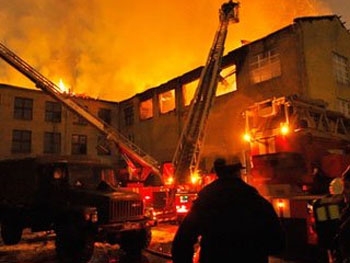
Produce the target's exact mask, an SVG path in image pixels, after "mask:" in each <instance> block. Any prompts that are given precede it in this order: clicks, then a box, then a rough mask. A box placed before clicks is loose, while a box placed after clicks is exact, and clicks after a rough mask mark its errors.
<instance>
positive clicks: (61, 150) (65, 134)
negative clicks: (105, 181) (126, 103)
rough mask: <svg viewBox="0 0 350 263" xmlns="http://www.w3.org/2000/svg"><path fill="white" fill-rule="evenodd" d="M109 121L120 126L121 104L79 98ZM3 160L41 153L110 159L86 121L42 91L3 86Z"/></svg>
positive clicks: (0, 96) (0, 87)
mask: <svg viewBox="0 0 350 263" xmlns="http://www.w3.org/2000/svg"><path fill="white" fill-rule="evenodd" d="M76 100H77V101H78V102H79V103H80V104H81V105H83V107H86V108H87V109H88V110H89V111H90V112H92V113H93V114H95V115H96V116H99V117H100V118H101V119H103V120H104V121H105V122H107V123H109V124H111V125H116V124H117V105H118V104H117V103H114V102H107V101H101V100H94V99H88V98H76ZM0 119H1V129H0V138H1V140H2V146H1V147H0V157H1V159H6V158H13V157H14V158H18V157H22V156H30V155H41V154H62V155H70V154H74V155H90V156H98V155H99V156H101V157H105V158H110V154H109V153H106V152H105V151H103V150H102V148H101V147H98V145H104V144H105V140H104V137H103V136H102V135H101V134H100V133H99V132H98V131H97V130H96V129H95V128H94V127H92V126H91V125H89V124H88V123H87V122H86V121H85V120H84V119H82V118H81V117H79V116H78V115H76V114H75V113H73V112H71V111H69V110H68V109H66V108H65V107H63V106H62V105H61V103H59V102H57V101H55V100H54V99H52V98H51V97H50V96H49V95H46V94H45V93H43V92H42V91H40V90H32V89H24V88H18V87H14V86H9V85H5V84H1V85H0Z"/></svg>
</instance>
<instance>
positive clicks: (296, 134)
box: [244, 95, 350, 255]
mask: <svg viewBox="0 0 350 263" xmlns="http://www.w3.org/2000/svg"><path fill="white" fill-rule="evenodd" d="M244 117H245V123H246V125H245V134H244V138H245V139H246V140H247V142H248V143H249V146H250V147H249V151H248V152H249V159H250V163H249V164H248V167H249V166H250V169H249V172H248V174H249V176H248V182H249V183H250V184H252V185H254V186H255V187H256V188H257V189H258V190H259V192H260V193H261V194H263V195H264V196H265V197H266V198H267V199H268V200H270V201H271V203H272V204H273V205H274V207H275V209H276V212H277V214H278V215H279V217H280V218H281V220H282V222H283V223H284V225H285V227H286V230H287V238H288V244H289V248H288V249H289V250H290V253H291V254H294V255H297V254H299V255H300V254H302V253H306V252H305V251H304V250H305V249H306V248H307V247H308V246H311V247H312V246H315V245H317V235H316V233H315V231H314V228H313V222H312V221H313V217H312V213H311V210H310V208H311V206H310V204H311V202H312V201H313V200H315V199H317V198H320V196H317V195H313V194H312V193H310V189H311V186H312V183H313V175H312V168H313V165H315V164H317V165H319V167H320V168H321V169H322V170H323V171H324V173H325V174H326V175H327V176H329V177H330V178H335V177H339V176H340V175H341V173H342V172H343V171H344V170H345V168H346V167H347V165H349V164H350V152H349V149H350V148H349V147H350V119H349V118H347V117H345V116H344V115H343V114H342V113H340V112H335V111H331V110H329V109H327V104H326V103H325V102H324V101H321V100H312V99H307V98H303V97H300V96H296V95H291V96H285V97H279V98H271V99H267V100H264V101H261V102H257V103H254V104H253V105H251V106H250V107H248V108H247V110H246V111H245V112H244Z"/></svg>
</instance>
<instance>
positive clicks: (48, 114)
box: [45, 101, 62, 122]
mask: <svg viewBox="0 0 350 263" xmlns="http://www.w3.org/2000/svg"><path fill="white" fill-rule="evenodd" d="M61 114H62V106H61V104H60V103H58V102H52V101H46V102H45V121H48V122H61Z"/></svg>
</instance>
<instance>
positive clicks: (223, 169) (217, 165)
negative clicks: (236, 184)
mask: <svg viewBox="0 0 350 263" xmlns="http://www.w3.org/2000/svg"><path fill="white" fill-rule="evenodd" d="M244 168H245V167H244V166H243V165H242V163H241V161H240V159H239V158H238V157H234V158H233V161H232V163H230V164H227V162H226V159H225V158H217V159H216V160H215V161H214V171H215V173H216V175H217V176H218V177H219V178H228V177H240V176H241V170H242V169H244Z"/></svg>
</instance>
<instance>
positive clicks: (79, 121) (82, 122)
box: [73, 106, 88, 125]
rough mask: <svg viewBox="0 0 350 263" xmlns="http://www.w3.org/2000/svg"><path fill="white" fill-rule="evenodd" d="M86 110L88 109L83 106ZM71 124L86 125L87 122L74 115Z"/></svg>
mask: <svg viewBox="0 0 350 263" xmlns="http://www.w3.org/2000/svg"><path fill="white" fill-rule="evenodd" d="M83 107H84V108H85V109H86V110H87V109H88V107H87V106H83ZM73 124H77V125H87V121H86V120H85V119H84V118H83V117H81V116H80V115H79V114H76V113H74V115H73Z"/></svg>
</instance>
